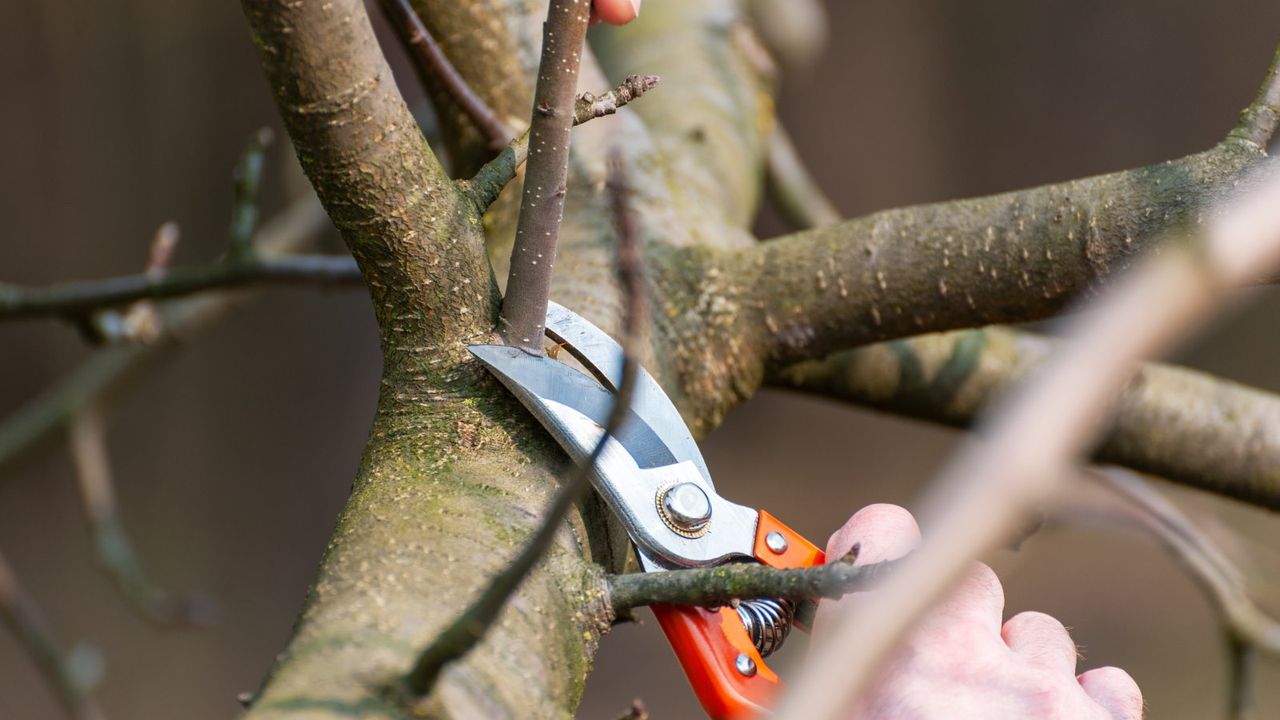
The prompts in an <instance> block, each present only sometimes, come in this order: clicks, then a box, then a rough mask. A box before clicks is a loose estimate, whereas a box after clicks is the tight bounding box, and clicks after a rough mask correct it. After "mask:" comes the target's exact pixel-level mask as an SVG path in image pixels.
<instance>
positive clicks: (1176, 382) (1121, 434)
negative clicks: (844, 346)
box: [769, 327, 1280, 510]
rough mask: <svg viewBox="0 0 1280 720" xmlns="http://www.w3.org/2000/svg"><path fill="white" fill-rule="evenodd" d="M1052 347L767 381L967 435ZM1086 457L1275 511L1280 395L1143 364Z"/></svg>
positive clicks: (845, 358)
mask: <svg viewBox="0 0 1280 720" xmlns="http://www.w3.org/2000/svg"><path fill="white" fill-rule="evenodd" d="M1057 346H1058V343H1057V341H1055V340H1054V339H1052V338H1048V337H1044V336H1039V335H1035V334H1033V333H1028V332H1023V331H1019V330H1013V329H1010V328H1002V327H989V328H983V329H979V330H960V331H955V332H950V333H941V334H936V335H924V336H920V337H913V338H907V339H904V340H895V341H892V342H888V343H879V344H876V345H869V346H867V347H864V348H858V349H856V350H847V351H845V352H841V353H836V354H834V355H832V356H830V357H828V358H826V359H825V360H814V361H808V362H803V363H797V364H795V365H791V366H789V367H787V368H783V369H781V370H779V371H778V372H777V373H775V374H774V375H773V376H772V377H770V378H769V382H770V383H771V384H773V385H777V386H779V387H785V388H790V389H794V390H800V391H802V392H806V393H812V394H814V395H818V396H821V397H829V398H835V399H839V400H844V401H848V402H852V403H856V404H858V405H865V406H868V407H872V408H877V409H880V410H885V411H888V412H893V413H897V414H900V415H906V416H909V417H915V418H920V419H923V420H929V421H932V422H938V423H942V424H944V425H951V426H953V427H961V428H967V427H970V426H971V425H972V424H973V423H974V422H976V420H977V418H978V416H979V414H980V413H981V412H982V410H983V408H985V407H986V406H987V405H988V404H990V403H992V402H994V401H995V400H996V399H997V398H999V397H1000V396H1001V395H1003V394H1004V393H1005V392H1006V391H1007V390H1008V389H1009V388H1010V387H1013V386H1014V385H1016V383H1017V382H1019V381H1020V380H1021V379H1022V378H1023V377H1025V376H1026V375H1028V374H1029V373H1031V372H1033V371H1034V369H1035V368H1037V367H1039V366H1040V365H1042V364H1043V363H1044V362H1045V360H1046V358H1048V357H1049V356H1050V355H1051V354H1052V353H1053V352H1054V350H1055V349H1056V347H1057ZM1093 458H1094V460H1095V461H1098V462H1106V463H1115V464H1118V465H1123V466H1125V467H1129V468H1132V469H1134V470H1137V471H1139V472H1144V473H1149V474H1152V475H1159V476H1161V477H1164V478H1167V479H1169V480H1172V481H1173V482H1177V483H1180V484H1183V485H1189V486H1191V487H1195V488H1199V489H1201V490H1207V491H1209V492H1213V493H1217V494H1219V495H1225V496H1227V497H1231V498H1235V499H1237V500H1242V501H1244V502H1248V503H1251V504H1254V505H1259V506H1261V507H1265V508H1268V509H1270V510H1280V397H1277V396H1275V395H1273V394H1271V393H1267V392H1264V391H1262V390H1257V389H1255V388H1250V387H1246V386H1244V385H1240V384H1237V383H1233V382H1230V381H1227V380H1222V379H1219V378H1215V377H1213V376H1211V375H1207V374H1205V373H1201V372H1197V371H1194V370H1188V369H1185V368H1180V367H1176V366H1171V365H1164V364H1160V363H1147V364H1145V365H1143V366H1142V367H1141V368H1140V369H1139V370H1138V372H1137V373H1136V374H1135V376H1134V378H1133V379H1132V380H1131V381H1130V382H1129V384H1128V385H1126V386H1125V388H1124V390H1123V391H1122V392H1121V393H1120V396H1119V398H1118V399H1117V400H1116V404H1115V408H1114V417H1113V420H1112V422H1111V424H1110V425H1109V426H1108V427H1107V428H1106V430H1105V432H1104V435H1103V438H1102V442H1101V444H1100V445H1099V446H1098V447H1097V449H1096V451H1095V454H1094V456H1093Z"/></svg>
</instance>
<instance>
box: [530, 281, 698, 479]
mask: <svg viewBox="0 0 1280 720" xmlns="http://www.w3.org/2000/svg"><path fill="white" fill-rule="evenodd" d="M546 328H547V334H548V335H550V336H551V339H552V340H555V341H556V342H558V343H561V344H563V345H564V346H565V349H566V350H568V351H569V354H571V355H573V357H575V358H576V359H577V360H578V362H581V363H582V364H583V365H584V366H585V367H586V368H587V369H588V370H589V371H591V372H592V373H593V374H595V376H596V377H597V378H598V379H599V380H600V382H602V383H604V384H605V385H606V387H608V388H609V389H610V390H613V391H614V392H616V391H617V389H618V385H619V384H621V382H622V357H623V353H622V346H621V345H619V344H618V343H617V341H615V340H614V339H613V338H611V337H609V335H608V333H606V332H604V331H603V330H601V329H600V328H598V327H596V326H595V325H593V324H591V323H590V322H588V321H587V320H586V319H585V318H583V317H582V316H581V315H578V314H577V313H575V312H573V311H572V310H570V309H569V308H566V307H564V306H563V305H560V304H558V303H555V302H552V303H550V304H549V305H548V306H547V322H546ZM631 409H632V410H633V411H635V413H636V414H637V415H639V416H640V417H641V419H643V420H644V421H645V422H646V423H648V425H649V427H650V428H652V429H653V431H654V432H655V433H657V435H658V437H660V438H662V443H663V444H664V445H666V446H667V448H668V449H669V450H670V452H671V454H672V455H674V456H675V458H676V460H680V461H684V460H688V461H689V462H691V463H693V464H694V465H695V466H696V467H697V468H698V472H699V473H700V474H701V475H702V479H703V480H705V481H706V483H707V485H708V486H710V487H712V488H714V487H715V483H713V482H712V481H711V472H710V471H709V470H707V463H706V462H705V461H704V460H703V459H702V452H701V451H700V450H698V443H697V442H696V441H694V439H693V436H692V435H690V434H689V428H688V426H687V425H685V423H684V418H682V417H680V411H679V410H676V406H675V405H674V404H672V402H671V398H669V397H667V394H666V393H665V392H663V391H662V386H660V385H658V381H657V380H654V379H653V376H652V375H650V374H649V372H648V371H647V370H645V369H644V368H643V367H640V368H638V374H637V376H636V383H635V389H634V390H633V391H632V393H631Z"/></svg>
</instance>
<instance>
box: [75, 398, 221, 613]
mask: <svg viewBox="0 0 1280 720" xmlns="http://www.w3.org/2000/svg"><path fill="white" fill-rule="evenodd" d="M70 446H71V459H72V461H73V462H74V464H75V467H76V479H77V480H78V481H79V483H80V499H81V502H82V504H83V506H84V512H85V517H86V519H87V520H88V521H89V526H90V529H91V533H92V535H93V540H94V545H95V546H96V547H97V550H98V560H99V562H100V563H101V564H102V567H103V569H104V570H106V572H107V575H109V576H110V577H111V579H112V581H113V582H114V583H115V585H116V588H117V589H118V590H119V591H120V593H121V594H122V595H124V597H125V599H126V600H127V601H128V602H129V605H130V607H132V608H133V609H134V610H135V611H137V612H138V614H139V615H141V616H142V617H143V618H144V619H146V620H149V621H151V622H153V623H156V624H158V625H203V624H207V623H208V622H209V619H210V617H209V616H210V611H211V609H212V607H211V603H210V602H209V600H208V599H207V598H205V597H204V596H202V595H198V594H196V595H179V594H175V593H172V592H169V591H168V590H165V589H163V588H160V587H157V586H155V585H153V584H152V583H151V581H150V580H149V579H148V578H147V574H146V572H145V571H144V570H143V569H142V564H141V563H140V562H139V560H138V557H137V555H136V554H135V553H134V551H133V544H132V543H130V542H129V538H128V536H127V535H126V534H125V531H124V526H123V524H122V523H121V521H120V512H119V507H118V505H117V503H116V494H115V488H114V486H113V484H112V480H111V461H110V458H109V457H108V454H107V445H106V430H105V428H104V426H103V421H102V414H101V412H99V410H98V408H97V407H89V408H86V409H85V410H84V411H83V412H81V413H79V414H78V415H77V416H76V418H75V420H73V421H72V423H71V432H70Z"/></svg>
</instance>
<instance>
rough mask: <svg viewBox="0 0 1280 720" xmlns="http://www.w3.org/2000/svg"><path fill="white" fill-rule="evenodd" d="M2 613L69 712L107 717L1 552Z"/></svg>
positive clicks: (82, 719)
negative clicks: (69, 662) (91, 696)
mask: <svg viewBox="0 0 1280 720" xmlns="http://www.w3.org/2000/svg"><path fill="white" fill-rule="evenodd" d="M0 617H3V618H4V621H5V624H6V625H8V626H9V629H10V630H12V631H13V634H14V635H15V636H17V638H18V640H19V641H20V642H21V643H22V644H23V646H24V647H25V648H26V651H27V654H29V655H30V656H31V658H32V659H33V660H34V661H35V663H36V666H37V667H38V668H39V669H40V673H41V674H42V675H44V678H45V682H47V683H48V684H49V686H50V687H51V688H52V689H53V691H54V694H55V695H56V696H57V698H58V701H59V702H60V703H62V706H63V708H64V709H65V710H66V712H67V716H68V717H71V718H75V720H103V718H104V716H103V714H102V711H101V710H99V709H98V707H97V705H96V704H95V703H94V702H93V699H92V698H90V697H89V695H88V693H87V688H86V687H85V685H86V683H85V682H84V681H83V680H81V679H80V678H77V677H76V672H75V671H74V670H73V669H72V668H71V667H70V666H69V664H68V663H67V660H66V658H64V657H63V654H62V651H61V650H60V649H59V644H58V640H57V638H55V637H54V635H53V630H52V629H51V628H50V627H49V623H48V621H46V620H45V617H44V613H42V612H41V611H40V607H39V606H38V605H36V602H35V600H34V599H33V598H32V597H31V596H30V595H29V594H28V593H27V591H26V588H24V587H23V586H22V585H21V584H19V582H18V578H17V576H16V575H14V573H13V568H11V567H10V566H9V562H8V561H7V560H6V559H5V557H4V555H3V554H0Z"/></svg>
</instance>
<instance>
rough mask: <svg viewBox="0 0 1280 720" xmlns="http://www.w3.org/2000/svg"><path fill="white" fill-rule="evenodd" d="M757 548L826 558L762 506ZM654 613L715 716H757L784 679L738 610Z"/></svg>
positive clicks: (791, 561)
mask: <svg viewBox="0 0 1280 720" xmlns="http://www.w3.org/2000/svg"><path fill="white" fill-rule="evenodd" d="M780 540H781V541H780ZM754 553H755V557H756V559H757V560H759V561H760V562H762V563H764V564H765V565H769V566H771V567H777V568H794V567H809V566H811V565H821V564H822V563H823V562H825V561H826V557H825V556H824V555H823V552H822V551H821V550H819V549H818V548H817V547H816V546H815V545H814V544H813V543H811V542H809V541H808V540H806V539H804V538H803V537H801V536H800V534H799V533H797V532H796V531H794V530H792V529H791V528H789V527H787V526H786V525H784V524H782V523H781V522H779V521H778V519H777V518H775V517H774V516H772V515H770V514H769V513H767V512H765V511H764V510H761V511H760V520H759V523H758V524H757V527H756V542H755V548H754ZM653 614H654V615H655V616H656V617H657V618H658V624H659V625H661V626H662V630H663V632H665V633H666V635H667V640H668V641H669V642H670V643H671V648H672V650H674V651H675V653H676V658H677V659H678V660H679V661H680V666H681V667H682V668H684V674H685V677H687V678H688V679H689V684H690V685H692V686H693V691H694V692H695V693H696V694H697V696H698V700H699V702H701V703H702V708H703V709H704V710H706V711H707V715H708V716H710V717H711V718H712V720H741V719H743V718H754V717H757V716H760V715H762V714H763V713H764V712H766V711H767V709H768V708H769V706H770V705H771V704H772V701H773V697H774V695H775V694H777V691H778V688H779V687H780V686H781V684H782V682H781V681H780V680H779V679H778V675H777V673H775V672H774V671H773V670H772V669H770V668H769V666H768V665H765V663H764V659H763V658H761V657H760V653H759V651H757V650H756V647H755V645H753V644H752V642H751V638H750V636H748V635H747V629H746V627H745V626H744V625H743V624H742V620H741V619H739V617H738V612H737V611H736V610H734V609H733V608H731V607H722V608H718V609H715V610H708V609H705V608H699V607H686V606H677V605H654V606H653Z"/></svg>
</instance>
